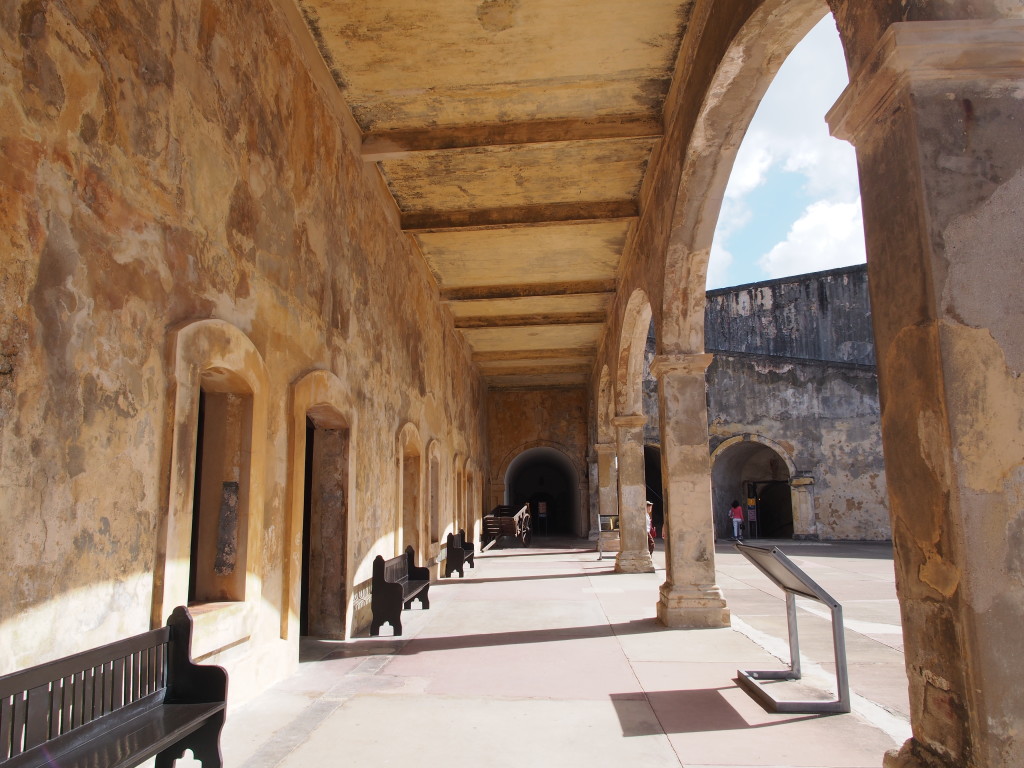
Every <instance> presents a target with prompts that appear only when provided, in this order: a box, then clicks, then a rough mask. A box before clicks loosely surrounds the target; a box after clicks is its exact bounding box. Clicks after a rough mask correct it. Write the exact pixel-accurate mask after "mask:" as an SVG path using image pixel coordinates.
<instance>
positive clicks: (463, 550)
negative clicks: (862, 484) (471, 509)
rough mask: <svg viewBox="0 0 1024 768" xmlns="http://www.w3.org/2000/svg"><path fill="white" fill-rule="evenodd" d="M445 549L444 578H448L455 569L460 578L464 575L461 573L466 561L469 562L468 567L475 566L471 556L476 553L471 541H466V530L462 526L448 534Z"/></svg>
mask: <svg viewBox="0 0 1024 768" xmlns="http://www.w3.org/2000/svg"><path fill="white" fill-rule="evenodd" d="M446 549H447V552H448V554H447V556H446V557H445V561H444V577H445V578H446V579H450V578H451V575H452V574H453V573H454V572H455V571H458V572H459V578H460V579H461V578H463V577H464V576H465V575H466V574H465V573H463V569H464V568H465V567H466V563H469V567H470V568H476V566H475V565H474V564H473V556H474V555H475V554H476V553H475V552H474V549H473V542H471V541H466V532H465V530H463V529H462V528H460V529H459V532H458V533H449V534H448V543H447V545H446Z"/></svg>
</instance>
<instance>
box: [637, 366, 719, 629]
mask: <svg viewBox="0 0 1024 768" xmlns="http://www.w3.org/2000/svg"><path fill="white" fill-rule="evenodd" d="M711 359H712V355H708V354H699V355H683V356H678V357H667V356H663V355H659V356H658V357H655V358H654V362H653V363H652V364H651V373H652V374H654V376H655V377H656V378H657V379H658V384H659V386H658V393H659V404H660V415H661V476H662V485H663V486H664V489H665V531H664V533H663V535H664V538H665V566H666V567H665V583H664V584H662V585H661V597H660V599H659V600H658V620H659V621H660V622H661V623H662V624H664V625H665V626H668V627H694V628H696V627H725V626H728V625H729V609H728V608H727V607H726V604H725V598H724V597H723V596H722V590H721V589H719V588H718V585H717V583H716V579H715V526H714V521H713V519H712V510H711V457H710V453H709V451H708V410H707V397H706V394H705V384H704V374H705V371H706V370H707V367H708V365H710V364H711Z"/></svg>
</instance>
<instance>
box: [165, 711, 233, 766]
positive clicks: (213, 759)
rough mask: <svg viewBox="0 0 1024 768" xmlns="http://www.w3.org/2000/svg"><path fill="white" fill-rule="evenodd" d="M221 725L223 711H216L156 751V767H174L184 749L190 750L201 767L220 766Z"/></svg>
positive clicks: (222, 725)
mask: <svg viewBox="0 0 1024 768" xmlns="http://www.w3.org/2000/svg"><path fill="white" fill-rule="evenodd" d="M223 727H224V713H223V712H218V713H217V714H216V715H214V716H213V717H211V718H210V719H209V720H207V721H206V722H205V723H203V725H201V726H200V727H199V729H198V730H196V731H194V732H193V733H190V734H189V735H188V736H187V737H185V738H184V739H182V740H181V741H179V742H177V743H176V744H173V745H172V746H170V747H168V748H167V749H165V750H164V751H163V752H160V753H158V754H157V756H156V760H155V766H156V768H174V762H175V760H178V759H180V758H181V756H182V755H184V754H185V750H186V749H191V750H192V756H193V757H194V758H195V759H196V760H198V761H199V762H201V763H202V764H203V768H222V766H223V765H224V758H223V757H222V756H221V752H220V732H221V729H222V728H223Z"/></svg>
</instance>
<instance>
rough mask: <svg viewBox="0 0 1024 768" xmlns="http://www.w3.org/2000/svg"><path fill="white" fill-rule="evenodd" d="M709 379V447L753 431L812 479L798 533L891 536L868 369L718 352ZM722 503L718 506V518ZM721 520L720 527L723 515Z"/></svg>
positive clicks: (867, 537) (875, 384) (875, 394)
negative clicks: (808, 507)
mask: <svg viewBox="0 0 1024 768" xmlns="http://www.w3.org/2000/svg"><path fill="white" fill-rule="evenodd" d="M707 381H708V432H709V442H710V447H711V450H712V451H714V450H715V449H716V448H717V447H718V446H719V445H720V444H721V443H722V442H723V441H725V440H727V439H729V438H730V437H734V436H736V435H744V434H751V435H757V436H760V437H763V438H767V439H768V440H771V441H773V442H774V443H776V444H778V445H779V446H780V447H781V448H782V449H783V450H784V451H785V452H786V454H787V456H788V457H789V458H790V459H791V460H792V461H793V463H794V464H795V466H796V472H797V474H798V475H799V476H801V477H804V478H811V479H812V480H813V490H812V496H813V511H812V515H813V516H812V518H811V520H809V521H807V522H808V523H809V526H808V529H807V530H802V531H801V530H798V531H797V534H798V535H803V536H812V537H816V538H821V539H859V540H875V539H881V540H885V539H888V538H890V535H891V534H890V528H889V512H888V504H887V500H886V485H885V467H884V463H883V461H882V443H881V439H882V438H881V431H880V427H879V408H878V382H877V379H876V376H875V372H874V370H873V369H871V368H867V367H863V366H852V365H851V366H840V365H838V364H835V363H830V364H826V363H821V362H811V361H806V360H797V359H793V358H790V359H785V358H770V357H767V356H764V357H762V356H754V355H727V354H716V355H715V359H714V361H713V362H712V363H711V365H710V367H709V368H708V373H707ZM727 504H728V501H724V502H721V503H719V504H718V505H717V506H716V509H715V514H716V518H717V517H720V516H721V517H724V507H725V505H727ZM795 511H796V510H794V512H795ZM720 525H721V530H726V527H725V523H724V520H722V521H720Z"/></svg>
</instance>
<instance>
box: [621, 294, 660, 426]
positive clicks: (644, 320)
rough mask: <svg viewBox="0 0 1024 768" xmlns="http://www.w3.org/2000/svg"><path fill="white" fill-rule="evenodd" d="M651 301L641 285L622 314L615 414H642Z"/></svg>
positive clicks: (631, 296)
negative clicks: (645, 351) (645, 353)
mask: <svg viewBox="0 0 1024 768" xmlns="http://www.w3.org/2000/svg"><path fill="white" fill-rule="evenodd" d="M651 313H652V310H651V302H650V301H649V299H648V298H647V294H646V293H645V292H644V291H643V289H641V288H637V289H635V290H634V291H633V293H632V294H631V295H630V297H629V301H628V302H627V304H626V309H625V312H624V313H623V316H622V329H621V335H620V336H619V347H618V357H617V360H616V371H615V397H616V413H617V415H619V416H634V415H640V414H643V374H644V350H645V349H646V347H647V334H648V331H649V330H650V327H651Z"/></svg>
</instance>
